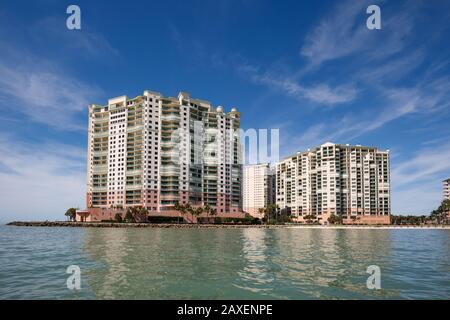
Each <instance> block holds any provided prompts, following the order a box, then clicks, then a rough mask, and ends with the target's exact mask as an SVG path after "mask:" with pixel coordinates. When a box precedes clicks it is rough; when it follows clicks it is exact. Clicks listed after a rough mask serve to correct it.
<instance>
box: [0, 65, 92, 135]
mask: <svg viewBox="0 0 450 320" xmlns="http://www.w3.org/2000/svg"><path fill="white" fill-rule="evenodd" d="M100 92H101V90H100V89H98V88H97V87H95V86H92V85H88V84H86V83H84V82H82V81H79V80H77V79H75V78H72V77H70V76H69V75H68V74H65V73H60V72H59V71H56V70H52V69H45V70H42V69H40V68H39V66H19V65H14V66H13V65H8V64H5V63H1V62H0V98H1V99H2V100H3V101H4V103H3V107H2V108H13V109H14V110H15V111H18V112H21V113H23V114H25V115H26V116H28V117H29V118H30V120H32V121H36V122H40V123H44V124H46V125H49V126H51V127H56V128H59V129H64V130H78V129H82V128H85V124H84V123H82V124H81V123H79V121H78V120H76V119H75V118H74V117H75V116H76V115H77V114H79V113H80V112H83V111H85V110H87V105H88V104H89V103H90V102H92V100H93V99H95V98H96V97H98V96H99V95H100ZM5 101H8V103H5Z"/></svg>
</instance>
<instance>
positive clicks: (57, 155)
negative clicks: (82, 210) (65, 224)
mask: <svg viewBox="0 0 450 320" xmlns="http://www.w3.org/2000/svg"><path fill="white" fill-rule="evenodd" d="M0 154H1V155H2V156H1V158H0V181H1V183H0V203H1V204H2V206H1V208H0V217H1V218H0V219H1V220H2V222H5V221H7V220H12V219H23V220H39V219H49V220H51V219H60V220H63V219H64V212H65V210H66V209H67V208H69V207H77V206H79V207H83V206H84V199H85V192H86V174H85V172H86V166H85V163H86V158H85V155H86V151H85V150H84V148H78V147H74V146H72V145H67V144H61V143H57V142H53V141H48V142H43V143H27V142H23V141H21V140H17V139H15V138H14V137H13V136H10V135H8V136H6V135H1V136H0Z"/></svg>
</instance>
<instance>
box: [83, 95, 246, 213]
mask: <svg viewBox="0 0 450 320" xmlns="http://www.w3.org/2000/svg"><path fill="white" fill-rule="evenodd" d="M239 127H240V113H239V112H238V111H237V110H236V108H232V109H231V111H230V112H228V113H226V112H224V110H223V108H222V107H217V108H213V106H212V105H211V104H210V103H209V102H208V101H204V100H200V99H194V98H191V96H190V95H189V94H188V93H185V92H180V93H179V95H178V97H164V96H162V95H161V94H160V93H157V92H152V91H144V93H143V95H140V96H137V97H135V98H128V97H126V96H121V97H117V98H113V99H110V100H109V101H108V104H107V105H95V104H92V105H89V128H88V130H89V131H88V134H89V137H88V139H89V140H88V164H87V181H88V183H87V197H86V202H87V207H88V208H89V210H87V211H86V212H85V217H84V218H85V219H86V220H89V219H90V220H103V219H109V218H111V217H112V215H113V214H114V212H117V211H118V210H119V209H126V208H127V207H130V206H144V207H146V208H147V209H148V210H149V211H150V214H151V215H170V214H173V211H174V205H175V204H176V203H182V204H187V203H189V204H191V205H193V206H196V205H205V204H209V205H210V206H212V207H213V208H215V209H216V210H217V213H218V214H219V215H226V214H232V215H233V214H241V215H243V211H242V195H241V192H242V187H241V186H242V164H241V162H242V160H241V145H240V138H239V136H238V135H236V132H238V129H239ZM81 219H83V218H81Z"/></svg>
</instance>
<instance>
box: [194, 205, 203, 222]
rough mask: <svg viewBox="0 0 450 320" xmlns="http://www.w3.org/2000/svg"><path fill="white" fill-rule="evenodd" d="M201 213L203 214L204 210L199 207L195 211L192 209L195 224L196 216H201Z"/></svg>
mask: <svg viewBox="0 0 450 320" xmlns="http://www.w3.org/2000/svg"><path fill="white" fill-rule="evenodd" d="M203 212H205V209H204V208H203V207H202V206H200V207H198V208H197V209H194V215H195V216H196V217H197V223H198V216H199V215H201V214H202V213H203Z"/></svg>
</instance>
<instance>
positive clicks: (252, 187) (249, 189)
mask: <svg viewBox="0 0 450 320" xmlns="http://www.w3.org/2000/svg"><path fill="white" fill-rule="evenodd" d="M243 176H244V177H243V180H244V181H243V190H244V191H243V202H244V211H245V212H248V213H250V214H251V215H252V216H254V217H257V218H262V217H263V216H264V214H263V213H260V212H259V209H261V208H264V207H266V206H267V205H268V204H272V203H275V170H274V169H273V168H270V165H269V164H268V163H265V164H256V165H247V166H244V175H243Z"/></svg>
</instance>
